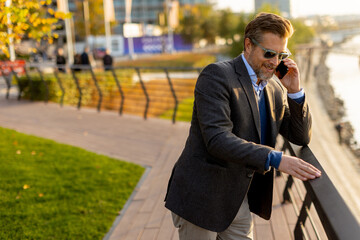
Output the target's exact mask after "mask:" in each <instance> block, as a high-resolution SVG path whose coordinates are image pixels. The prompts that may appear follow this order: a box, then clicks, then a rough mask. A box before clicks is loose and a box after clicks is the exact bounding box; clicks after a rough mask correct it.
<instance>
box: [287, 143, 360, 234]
mask: <svg viewBox="0 0 360 240" xmlns="http://www.w3.org/2000/svg"><path fill="white" fill-rule="evenodd" d="M282 151H288V152H289V153H290V154H291V155H292V156H296V157H299V158H301V159H303V160H305V161H306V162H308V163H310V164H312V165H314V166H315V167H316V168H318V169H319V170H320V171H321V172H322V176H321V177H320V178H317V179H315V180H310V181H306V182H302V183H303V188H304V189H303V190H302V189H301V185H300V184H301V181H296V180H295V179H294V178H293V177H292V176H290V175H288V176H287V181H286V184H285V188H284V192H283V203H284V204H285V202H291V203H292V205H293V208H294V211H295V214H296V216H297V222H296V225H295V229H294V238H295V240H300V239H301V240H302V239H326V238H327V239H335V240H336V239H339V240H340V239H341V240H348V239H349V240H350V239H359V236H360V226H359V223H358V222H357V220H356V218H355V217H354V215H353V213H352V212H351V211H350V209H349V207H348V206H347V205H346V203H345V202H344V200H343V198H342V197H341V196H340V194H339V192H338V191H337V190H336V188H335V186H334V184H333V183H332V182H331V180H330V178H329V176H328V175H327V173H326V172H325V170H324V169H323V168H322V166H321V165H320V163H319V161H318V160H317V159H316V157H315V155H314V154H313V153H312V151H311V149H310V148H309V147H308V146H304V147H299V146H295V145H293V144H291V143H289V142H288V141H287V140H284V144H283V147H282ZM281 175H282V174H281ZM299 183H300V184H299ZM304 190H305V191H304ZM304 192H305V193H304ZM296 194H298V195H300V199H301V200H302V203H301V204H300V207H299V205H298V204H297V201H296V200H297V199H296V197H295V195H296ZM304 194H305V196H304ZM311 205H314V207H315V214H314V211H311V210H310V206H311ZM315 215H317V216H315ZM315 217H316V218H318V219H319V220H318V221H316V220H315V219H314V218H315ZM307 219H308V221H309V223H310V225H309V228H311V229H312V231H313V232H312V233H309V229H308V228H306V227H305V223H306V220H307ZM321 228H322V229H321ZM322 231H323V232H325V234H322ZM324 235H325V236H324Z"/></svg>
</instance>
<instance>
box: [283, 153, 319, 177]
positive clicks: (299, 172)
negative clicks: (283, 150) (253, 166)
mask: <svg viewBox="0 0 360 240" xmlns="http://www.w3.org/2000/svg"><path fill="white" fill-rule="evenodd" d="M279 170H280V171H282V172H284V173H287V174H290V175H291V176H293V177H296V178H298V179H300V180H302V181H307V180H309V179H315V178H317V177H320V176H321V171H320V170H319V169H317V168H316V167H314V166H313V165H311V164H310V163H307V162H305V161H303V160H301V159H300V158H297V157H292V156H287V155H283V156H282V158H281V162H280V165H279Z"/></svg>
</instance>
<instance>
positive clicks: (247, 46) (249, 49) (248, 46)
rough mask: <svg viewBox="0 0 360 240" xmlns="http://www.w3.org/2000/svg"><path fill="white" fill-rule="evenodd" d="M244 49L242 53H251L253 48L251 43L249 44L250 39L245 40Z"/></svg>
mask: <svg viewBox="0 0 360 240" xmlns="http://www.w3.org/2000/svg"><path fill="white" fill-rule="evenodd" d="M244 45H245V48H244V52H247V53H249V52H251V50H252V47H253V43H252V42H251V40H250V38H245V44H244Z"/></svg>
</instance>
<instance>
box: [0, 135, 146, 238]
mask: <svg viewBox="0 0 360 240" xmlns="http://www.w3.org/2000/svg"><path fill="white" fill-rule="evenodd" d="M143 172H144V169H143V168H142V167H140V166H138V165H135V164H130V163H125V162H122V161H119V160H116V159H113V158H109V157H106V156H103V155H98V154H95V153H91V152H88V151H85V150H83V149H80V148H77V147H72V146H68V145H64V144H58V143H56V142H54V141H51V140H46V139H42V138H38V137H34V136H30V135H25V134H21V133H18V132H16V131H13V130H9V129H4V128H0V239H102V238H103V237H104V236H105V234H106V233H107V232H108V231H109V230H110V228H111V226H112V224H113V222H114V220H115V218H116V216H117V215H118V213H119V211H120V210H121V209H122V207H123V206H124V204H125V202H126V201H127V199H128V198H129V196H130V195H131V193H132V191H133V190H134V188H135V186H136V184H137V182H138V181H139V179H140V177H141V175H142V173H143Z"/></svg>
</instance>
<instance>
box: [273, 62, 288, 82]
mask: <svg viewBox="0 0 360 240" xmlns="http://www.w3.org/2000/svg"><path fill="white" fill-rule="evenodd" d="M288 71H289V69H288V67H287V66H285V64H284V61H281V62H280V64H279V65H278V66H277V67H276V69H275V74H276V76H277V77H278V78H279V79H282V78H283V77H284V76H285V75H286V74H287V72H288Z"/></svg>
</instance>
